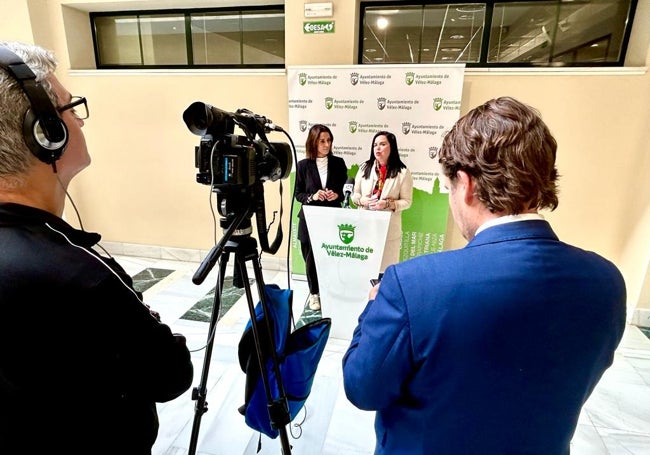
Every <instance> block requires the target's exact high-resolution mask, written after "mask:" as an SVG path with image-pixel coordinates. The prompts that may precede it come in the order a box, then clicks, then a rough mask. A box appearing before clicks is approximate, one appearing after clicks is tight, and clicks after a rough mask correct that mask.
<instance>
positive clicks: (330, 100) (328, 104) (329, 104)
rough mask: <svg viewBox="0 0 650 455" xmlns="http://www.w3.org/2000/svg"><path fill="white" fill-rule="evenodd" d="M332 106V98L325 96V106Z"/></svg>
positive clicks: (330, 107)
mask: <svg viewBox="0 0 650 455" xmlns="http://www.w3.org/2000/svg"><path fill="white" fill-rule="evenodd" d="M332 106H334V98H332V97H331V96H328V97H327V98H325V108H326V109H332Z"/></svg>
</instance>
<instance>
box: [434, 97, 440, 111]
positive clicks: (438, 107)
mask: <svg viewBox="0 0 650 455" xmlns="http://www.w3.org/2000/svg"><path fill="white" fill-rule="evenodd" d="M441 107H442V98H434V99H433V108H434V109H435V110H436V111H439V110H440V108H441Z"/></svg>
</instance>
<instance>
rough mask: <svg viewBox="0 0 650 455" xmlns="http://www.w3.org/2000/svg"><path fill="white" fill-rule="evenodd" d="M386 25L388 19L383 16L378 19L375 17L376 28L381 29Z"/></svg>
mask: <svg viewBox="0 0 650 455" xmlns="http://www.w3.org/2000/svg"><path fill="white" fill-rule="evenodd" d="M386 27H388V19H386V18H385V17H380V18H379V19H377V28H378V29H380V30H383V29H385V28H386Z"/></svg>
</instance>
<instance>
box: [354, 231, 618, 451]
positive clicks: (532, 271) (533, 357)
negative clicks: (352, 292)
mask: <svg viewBox="0 0 650 455" xmlns="http://www.w3.org/2000/svg"><path fill="white" fill-rule="evenodd" d="M625 299H626V295H625V283H624V281H623V277H622V276H621V274H620V272H619V271H618V269H617V268H616V267H615V266H614V264H612V263H611V262H609V261H608V260H606V259H604V258H602V257H600V256H598V255H597V254H595V253H593V252H589V251H584V250H581V249H579V248H576V247H573V246H570V245H567V244H565V243H562V242H560V241H559V240H558V238H557V237H556V235H555V233H554V232H553V231H552V229H551V227H550V225H549V224H548V223H547V222H546V221H543V220H531V221H520V222H513V223H507V224H502V225H497V226H493V227H490V228H487V229H486V230H484V231H482V232H480V233H479V234H478V235H476V237H475V238H474V239H473V240H472V241H471V242H469V243H468V245H467V246H466V247H465V248H462V249H459V250H454V251H446V252H441V253H433V254H428V255H423V256H420V257H417V258H414V259H411V260H409V261H405V262H402V263H400V264H397V265H394V266H389V267H388V268H387V269H386V272H385V274H384V277H383V280H382V282H381V285H380V287H379V293H378V294H377V296H376V299H375V300H374V301H371V302H369V303H368V305H367V307H366V309H365V310H364V312H363V313H362V315H361V316H360V318H359V325H358V326H357V328H356V329H355V331H354V336H353V339H352V341H351V344H350V347H349V349H348V351H347V353H346V354H345V356H344V358H343V377H344V385H345V391H346V395H347V397H348V399H349V400H350V401H351V402H352V403H353V404H355V405H356V406H357V407H359V408H361V409H366V410H377V415H376V420H375V430H376V433H377V446H376V449H375V450H376V451H375V453H376V454H409V455H416V454H433V453H435V454H436V455H458V454H481V455H497V454H498V455H502V454H527V455H557V454H568V453H569V443H570V441H571V438H572V436H573V433H574V430H575V428H576V424H577V421H578V416H579V414H580V410H581V408H582V405H583V404H584V403H585V401H586V400H587V398H588V397H589V395H590V394H591V392H592V391H593V389H594V387H595V386H596V384H597V383H598V381H599V380H600V377H601V376H602V374H603V372H604V371H605V370H606V369H607V368H608V367H609V366H610V365H611V363H612V360H613V356H614V351H615V349H616V347H617V346H618V344H619V341H620V340H621V337H622V335H623V330H624V327H625V311H626V310H625Z"/></svg>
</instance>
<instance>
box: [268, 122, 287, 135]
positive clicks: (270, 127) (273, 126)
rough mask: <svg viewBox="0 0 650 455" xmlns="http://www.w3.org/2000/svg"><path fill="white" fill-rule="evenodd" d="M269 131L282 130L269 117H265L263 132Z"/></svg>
mask: <svg viewBox="0 0 650 455" xmlns="http://www.w3.org/2000/svg"><path fill="white" fill-rule="evenodd" d="M271 131H280V132H284V130H283V129H282V127H281V126H278V125H276V124H275V123H273V121H271V119H266V122H264V132H265V133H270V132H271Z"/></svg>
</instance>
